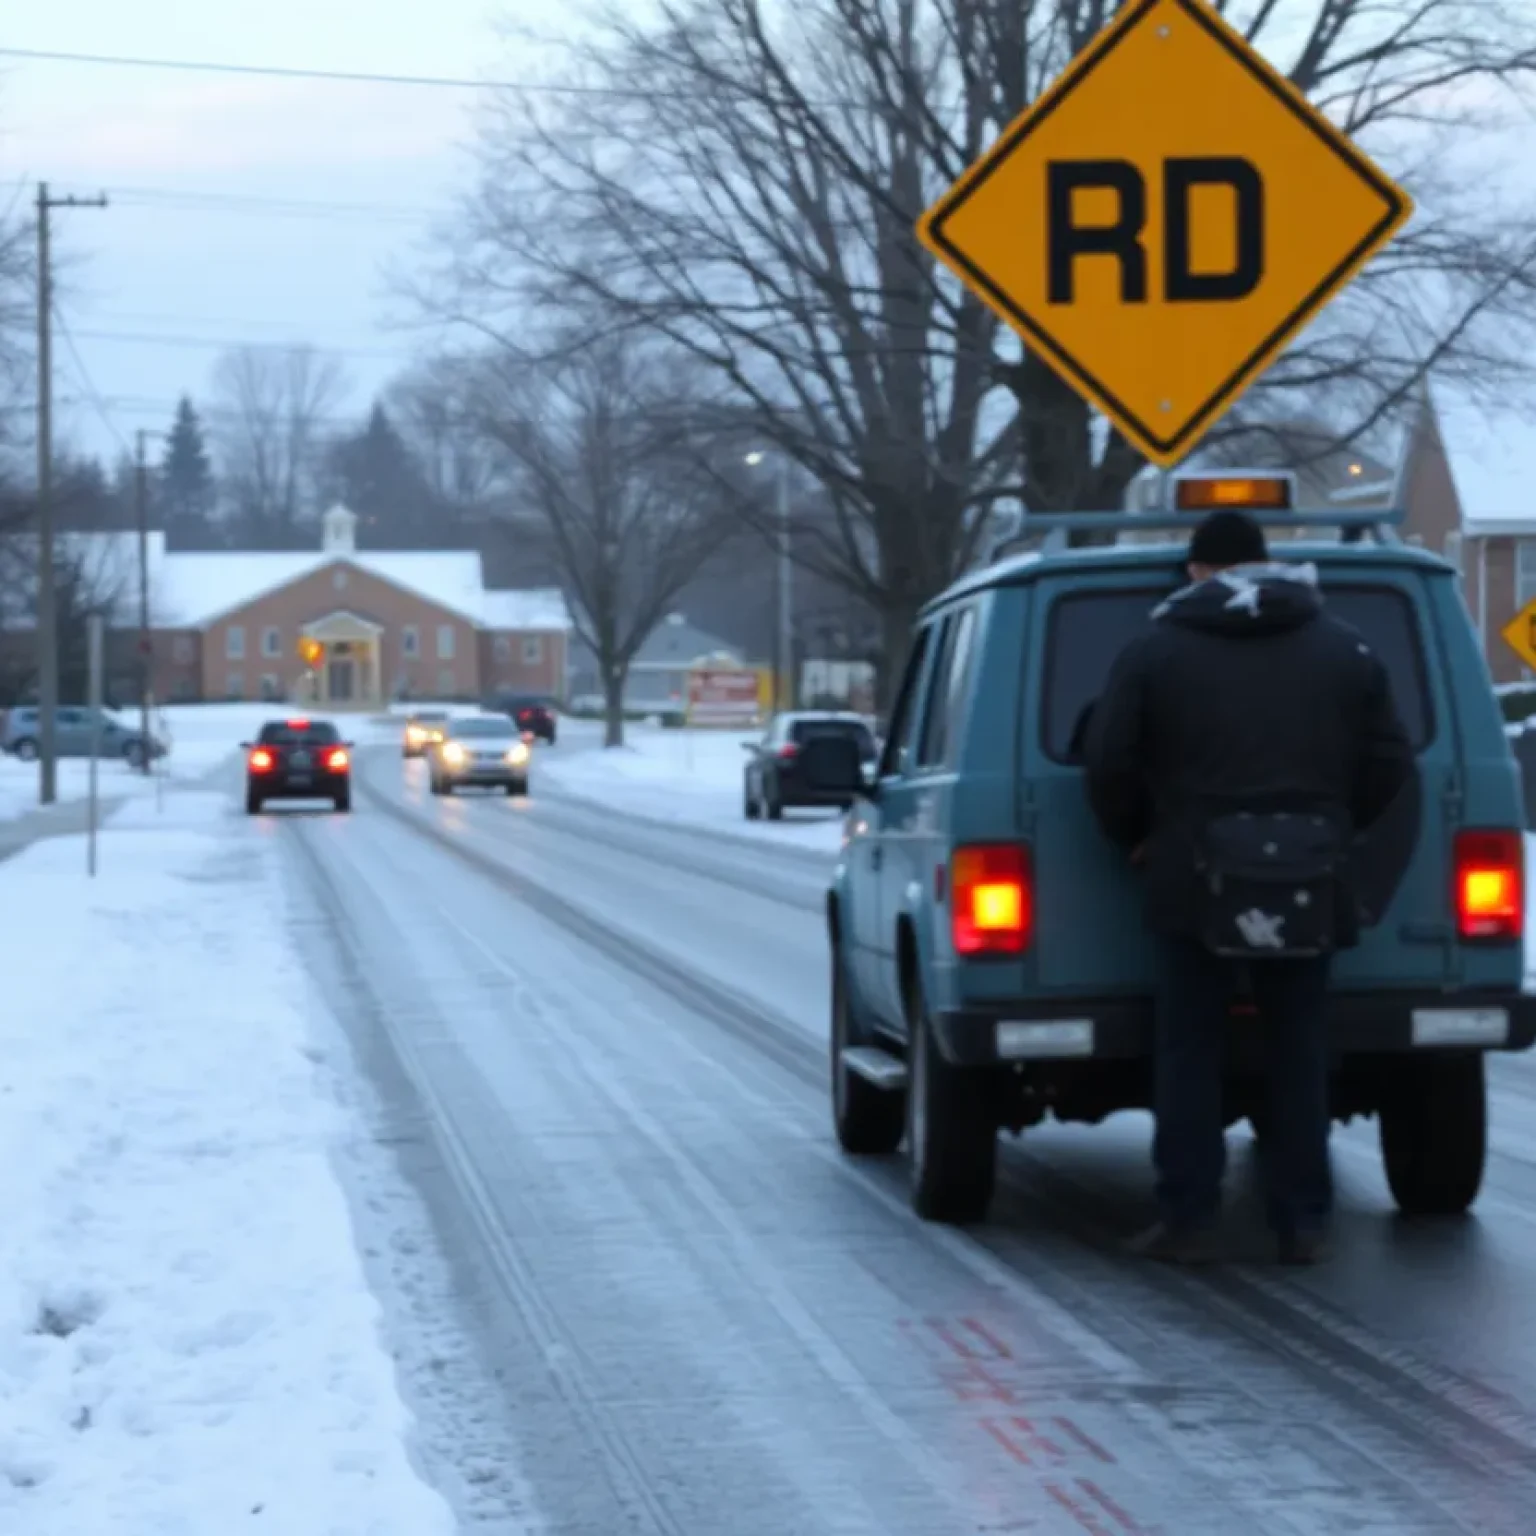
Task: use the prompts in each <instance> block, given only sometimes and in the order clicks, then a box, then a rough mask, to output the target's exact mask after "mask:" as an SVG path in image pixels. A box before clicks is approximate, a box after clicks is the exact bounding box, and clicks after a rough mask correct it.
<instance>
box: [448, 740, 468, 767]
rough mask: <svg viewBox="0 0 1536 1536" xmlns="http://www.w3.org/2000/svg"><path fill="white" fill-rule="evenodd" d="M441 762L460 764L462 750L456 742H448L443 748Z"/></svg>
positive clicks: (462, 755) (462, 759)
mask: <svg viewBox="0 0 1536 1536" xmlns="http://www.w3.org/2000/svg"><path fill="white" fill-rule="evenodd" d="M443 760H444V761H445V762H449V763H462V762H463V761H464V748H463V747H461V746H460V745H459V744H458V742H456V741H450V742H448V743H447V744H446V745H445V746H444V747H443Z"/></svg>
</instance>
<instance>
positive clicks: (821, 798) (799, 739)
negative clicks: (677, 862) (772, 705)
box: [742, 710, 880, 821]
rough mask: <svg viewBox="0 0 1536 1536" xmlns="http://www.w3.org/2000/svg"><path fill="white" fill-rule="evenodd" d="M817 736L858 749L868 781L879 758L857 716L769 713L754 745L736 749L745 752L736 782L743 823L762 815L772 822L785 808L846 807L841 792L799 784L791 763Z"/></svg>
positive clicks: (848, 801)
mask: <svg viewBox="0 0 1536 1536" xmlns="http://www.w3.org/2000/svg"><path fill="white" fill-rule="evenodd" d="M823 736H843V737H847V738H849V739H851V740H852V741H854V742H855V743H856V744H857V745H858V748H859V759H860V761H861V762H862V763H863V764H864V772H865V775H866V777H869V778H872V777H873V776H874V771H875V762H876V760H877V759H878V757H879V755H880V749H879V744H878V743H877V742H876V740H875V733H874V732H873V731H872V730H870V728H869V723H868V721H866V720H865V719H864V717H863V716H862V715H854V714H840V713H834V712H831V711H823V710H797V711H795V712H793V713H790V714H782V715H775V716H774V717H773V719H772V720H770V721H769V722H768V729H767V730H766V731H765V732H764V733H763V736H762V739H761V740H760V741H747V742H743V743H742V745H743V746H744V747H745V748H746V750H747V751H748V752H749V753H750V754H751V756H750V757H749V758H748V759H747V766H746V771H745V774H744V777H743V784H742V809H743V811H744V813H745V815H746V818H747V820H748V821H757V820H758V819H759V818H760V817H763V816H766V817H767V818H768V819H769V820H770V821H777V820H778V819H779V818H780V817H781V816H783V814H784V810H785V808H786V807H787V806H827V807H830V806H838V807H841V808H844V809H846V808H847V807H848V806H849V805H850V804H852V800H851V798H850V797H849V796H848V795H847V794H846V793H845V792H843V791H835V792H830V793H829V792H828V791H826V790H822V789H816V788H813V787H812V786H811V785H809V784H807V783H805V782H804V780H803V779H802V776H801V774H800V772H799V768H798V764H797V761H796V760H797V759H798V757H799V756H800V751H801V749H802V748H803V747H804V746H805V744H806V743H807V742H809V741H813V740H815V739H816V738H818V737H823Z"/></svg>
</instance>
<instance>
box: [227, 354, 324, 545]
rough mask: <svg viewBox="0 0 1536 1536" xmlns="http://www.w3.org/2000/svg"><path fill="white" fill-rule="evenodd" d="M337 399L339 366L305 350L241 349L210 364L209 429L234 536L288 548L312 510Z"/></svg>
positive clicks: (295, 541) (293, 542)
mask: <svg viewBox="0 0 1536 1536" xmlns="http://www.w3.org/2000/svg"><path fill="white" fill-rule="evenodd" d="M341 393H342V372H341V366H340V364H339V363H338V362H337V361H336V360H335V359H334V358H330V357H326V356H324V355H323V354H322V353H320V352H317V351H316V350H315V348H313V347H309V346H302V347H286V348H268V347H242V348H240V349H239V350H237V351H234V352H228V353H226V354H225V355H224V356H223V357H221V358H220V359H219V361H218V363H217V364H215V366H214V374H213V395H214V402H215V403H214V407H213V409H212V410H210V412H209V416H210V419H211V421H212V424H213V434H214V442H215V446H216V449H217V453H218V457H219V461H220V466H221V469H222V476H221V479H222V481H223V485H224V489H225V493H226V495H227V496H228V497H229V499H230V502H231V511H232V513H233V516H234V518H235V520H236V523H237V526H238V530H239V535H240V536H241V537H242V538H243V539H244V540H246V541H248V542H249V543H251V544H253V545H256V546H258V547H265V548H269V549H291V548H294V547H296V545H297V543H298V542H299V539H300V535H301V531H302V524H303V523H304V522H305V521H306V520H307V519H308V518H309V517H311V516H312V515H313V514H314V513H315V512H316V511H317V510H318V508H316V507H315V505H314V496H315V473H316V470H317V467H318V458H319V454H320V452H321V451H322V449H323V448H324V446H325V443H326V435H325V431H324V423H325V420H326V417H327V415H328V414H329V412H330V411H331V408H332V406H333V405H334V404H335V403H336V401H337V400H338V398H339V396H340V395H341Z"/></svg>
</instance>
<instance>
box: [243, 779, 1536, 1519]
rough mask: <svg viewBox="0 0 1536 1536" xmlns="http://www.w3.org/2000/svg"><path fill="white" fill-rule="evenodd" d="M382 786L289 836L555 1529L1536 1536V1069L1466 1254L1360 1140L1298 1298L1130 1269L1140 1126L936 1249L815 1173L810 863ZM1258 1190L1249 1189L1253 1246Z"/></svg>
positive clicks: (934, 1231) (700, 837)
mask: <svg viewBox="0 0 1536 1536" xmlns="http://www.w3.org/2000/svg"><path fill="white" fill-rule="evenodd" d="M359 774H360V781H361V782H360V783H359V786H358V794H357V798H356V809H355V811H354V813H353V814H352V815H351V816H350V817H334V816H327V815H313V816H312V815H307V814H304V813H302V812H297V813H288V814H285V813H284V812H282V811H278V812H276V813H275V814H274V815H273V816H272V818H271V821H272V823H273V824H274V836H275V837H276V839H277V841H278V843H279V846H280V847H281V848H282V849H283V851H284V853H285V854H286V856H287V858H288V860H289V867H290V870H291V875H292V879H293V881H294V889H295V892H296V896H295V900H296V901H302V902H305V903H308V905H309V908H310V910H312V911H313V913H314V914H315V916H314V919H313V921H314V924H315V935H316V938H317V941H318V940H319V939H322V938H323V940H324V943H323V944H317V953H319V952H323V953H324V954H325V955H326V956H328V957H329V958H328V959H327V960H326V962H325V964H323V965H320V966H319V968H318V970H317V975H319V977H320V979H321V980H322V982H323V984H324V985H325V986H326V987H327V988H328V989H329V994H330V999H331V1001H332V1003H333V1006H336V1007H337V1008H338V1009H340V1010H342V1011H343V1014H344V1017H345V1019H346V1022H347V1023H348V1026H349V1027H350V1028H351V1030H352V1031H353V1033H354V1038H355V1039H356V1041H357V1042H358V1045H359V1048H360V1055H361V1057H362V1059H363V1060H364V1061H366V1062H371V1063H372V1065H373V1070H374V1071H375V1072H376V1073H377V1075H378V1076H379V1079H380V1082H381V1083H382V1084H384V1086H385V1091H386V1092H388V1093H390V1094H393V1095H394V1102H395V1106H396V1113H397V1116H398V1119H399V1122H400V1124H401V1125H402V1126H405V1127H408V1128H410V1131H409V1134H408V1135H407V1137H406V1139H407V1140H408V1141H414V1143H415V1144H416V1151H415V1152H414V1153H413V1154H412V1155H413V1156H414V1157H415V1158H416V1161H417V1162H418V1164H419V1168H418V1172H417V1176H418V1179H419V1181H420V1183H421V1185H422V1188H423V1189H424V1190H425V1191H426V1192H427V1194H428V1196H429V1198H430V1199H431V1200H432V1201H433V1203H434V1206H435V1208H436V1209H437V1211H438V1213H439V1220H440V1222H441V1228H442V1231H443V1232H444V1234H446V1240H447V1241H448V1242H450V1243H458V1244H460V1245H461V1247H462V1251H461V1252H459V1253H458V1254H457V1256H456V1262H457V1263H459V1264H460V1265H461V1266H462V1268H463V1271H464V1273H465V1274H466V1275H467V1276H470V1277H472V1278H471V1279H469V1280H467V1281H466V1284H467V1285H470V1286H472V1295H473V1297H474V1299H475V1302H476V1309H477V1311H478V1312H479V1313H480V1315H481V1317H482V1319H483V1325H484V1329H485V1340H486V1343H485V1348H486V1352H487V1358H488V1360H490V1361H492V1362H493V1363H494V1368H495V1372H496V1375H497V1379H498V1380H499V1381H500V1382H501V1384H502V1390H503V1393H504V1401H503V1404H502V1408H503V1411H504V1416H505V1418H504V1421H505V1423H506V1424H507V1425H508V1426H510V1429H511V1435H512V1440H511V1441H510V1442H509V1443H508V1445H507V1451H506V1456H507V1460H508V1461H509V1462H513V1461H515V1463H516V1464H518V1465H519V1466H520V1467H521V1468H522V1469H523V1471H524V1473H525V1474H526V1476H527V1477H528V1479H529V1481H530V1483H531V1495H532V1501H533V1503H534V1504H535V1505H536V1506H537V1511H538V1516H539V1518H541V1519H542V1521H543V1522H544V1523H545V1525H546V1528H547V1529H548V1530H550V1531H551V1532H556V1533H561V1536H564V1533H570V1536H585V1533H589V1532H590V1533H592V1536H618V1533H629V1532H634V1533H643V1536H782V1533H786V1532H795V1533H797V1536H798V1533H804V1536H948V1533H951V1532H954V1533H970V1532H1002V1531H1009V1532H1041V1533H1056V1532H1061V1533H1066V1536H1080V1533H1112V1536H1123V1533H1132V1536H1135V1533H1149V1532H1164V1533H1166V1536H1197V1533H1206V1532H1209V1533H1212V1536H1215V1533H1221V1536H1229V1533H1231V1532H1232V1531H1234V1530H1245V1531H1249V1532H1253V1533H1264V1536H1268V1533H1276V1536H1279V1533H1286V1536H1314V1533H1315V1536H1339V1533H1346V1532H1347V1533H1354V1536H1375V1533H1380V1536H1389V1533H1390V1536H1449V1533H1455V1532H1461V1531H1466V1532H1474V1531H1476V1532H1482V1533H1488V1536H1494V1533H1509V1536H1527V1533H1529V1532H1530V1531H1531V1530H1532V1528H1533V1522H1532V1514H1531V1510H1532V1507H1533V1500H1536V1328H1533V1327H1532V1326H1531V1324H1532V1320H1533V1313H1536V1301H1533V1297H1536V1110H1533V1109H1532V1108H1531V1105H1532V1102H1533V1093H1532V1090H1533V1088H1536V1066H1533V1064H1532V1063H1531V1062H1530V1061H1528V1060H1526V1059H1515V1060H1510V1061H1500V1062H1499V1063H1498V1064H1497V1067H1496V1071H1495V1079H1494V1080H1495V1101H1494V1106H1493V1119H1494V1139H1495V1145H1496V1151H1495V1155H1494V1157H1493V1160H1492V1165H1491V1169H1490V1175H1489V1180H1488V1184H1487V1188H1486V1192H1485V1194H1484V1197H1483V1199H1482V1201H1481V1203H1480V1205H1479V1207H1478V1211H1477V1214H1476V1216H1475V1217H1474V1218H1473V1219H1471V1220H1469V1221H1466V1222H1464V1223H1452V1224H1448V1225H1426V1226H1422V1227H1408V1226H1405V1225H1403V1224H1401V1223H1399V1222H1397V1221H1395V1220H1394V1219H1393V1218H1392V1215H1391V1208H1390V1203H1389V1201H1388V1198H1387V1194H1386V1191H1385V1188H1384V1184H1383V1181H1382V1177H1381V1174H1380V1170H1379V1163H1378V1158H1377V1154H1376V1147H1375V1140H1374V1129H1373V1128H1372V1127H1369V1126H1365V1127H1356V1128H1352V1129H1350V1130H1346V1131H1341V1132H1340V1133H1338V1135H1337V1137H1336V1147H1337V1153H1336V1162H1337V1167H1338V1178H1339V1199H1340V1220H1339V1232H1338V1237H1339V1257H1338V1258H1337V1259H1336V1260H1335V1261H1334V1262H1333V1263H1332V1264H1330V1265H1329V1266H1327V1267H1325V1268H1322V1269H1319V1270H1317V1271H1313V1272H1305V1273H1302V1274H1299V1275H1295V1274H1292V1273H1290V1272H1282V1271H1277V1270H1274V1269H1272V1268H1268V1267H1253V1268H1231V1269H1224V1270H1222V1271H1219V1272H1215V1273H1212V1274H1210V1275H1188V1274H1183V1273H1170V1272H1167V1271H1164V1270H1162V1269H1158V1268H1154V1267H1148V1266H1146V1265H1144V1264H1141V1263H1137V1262H1133V1261H1131V1260H1129V1259H1127V1258H1125V1257H1123V1256H1122V1255H1121V1254H1120V1253H1119V1251H1118V1243H1119V1241H1120V1240H1121V1239H1122V1238H1123V1237H1124V1236H1126V1235H1128V1234H1129V1233H1131V1232H1133V1231H1134V1230H1136V1229H1137V1227H1138V1226H1139V1225H1140V1224H1141V1223H1142V1222H1144V1221H1145V1220H1146V1219H1147V1217H1148V1214H1149V1211H1148V1192H1147V1189H1148V1183H1149V1178H1148V1168H1147V1137H1148V1122H1147V1120H1146V1118H1145V1117H1137V1116H1122V1117H1119V1118H1117V1119H1116V1120H1113V1121H1111V1122H1109V1123H1107V1124H1106V1125H1103V1126H1100V1127H1097V1128H1053V1129H1047V1130H1042V1131H1039V1132H1034V1133H1031V1134H1030V1135H1028V1136H1027V1137H1026V1138H1025V1140H1024V1141H1023V1142H1022V1143H1018V1144H1015V1143H1012V1142H1005V1144H1004V1158H1003V1172H1002V1188H1001V1193H1000V1197H999V1199H998V1201H997V1204H996V1208H995V1214H994V1218H993V1222H992V1224H991V1226H990V1227H988V1228H987V1229H984V1230H981V1231H978V1232H976V1233H974V1234H961V1233H957V1232H953V1231H946V1230H943V1229H938V1228H933V1227H926V1226H923V1225H921V1224H919V1223H918V1222H917V1220H916V1219H915V1218H914V1217H913V1216H912V1215H911V1214H910V1212H909V1211H908V1209H907V1206H906V1198H905V1188H904V1168H903V1166H902V1164H901V1162H900V1160H896V1159H893V1160H890V1161H889V1162H887V1163H876V1164H872V1165H863V1166H854V1165H852V1164H850V1163H849V1162H847V1161H845V1160H844V1159H843V1158H841V1157H840V1155H839V1154H838V1152H837V1151H836V1149H835V1146H834V1144H833V1141H832V1138H831V1133H830V1128H829V1125H828V1110H827V1103H826V1098H827V1095H826V1056H825V1033H824V1016H825V1006H826V976H825V972H826V951H825V941H824V937H823V931H822V925H821V920H820V902H821V896H822V892H823V890H824V884H825V876H826V871H827V868H828V864H829V857H830V856H829V855H828V854H827V853H826V852H824V851H819V850H817V849H815V848H800V849H785V848H780V847H775V846H773V845H772V844H771V842H770V841H769V840H766V839H765V840H764V842H763V844H762V846H761V847H757V846H747V845H744V844H742V843H741V842H737V841H729V840H727V839H725V838H723V837H721V836H720V835H719V834H718V833H715V834H711V833H709V832H707V831H703V830H698V829H690V828H688V827H687V826H685V825H682V824H678V825H675V826H664V825H657V824H655V823H654V822H650V823H648V822H646V821H644V820H642V819H640V818H638V817H637V816H635V815H633V814H625V813H623V812H620V811H616V812H612V813H609V812H604V811H602V810H600V809H598V808H594V807H593V806H592V805H590V804H580V803H576V802H573V801H571V800H568V799H566V800H562V799H561V798H560V796H559V792H558V789H557V787H556V784H555V776H554V775H553V774H551V775H550V776H549V779H548V780H547V781H543V780H541V779H540V777H539V775H538V771H537V768H536V772H535V780H534V794H533V797H532V798H531V799H529V800H527V801H517V800H508V799H505V798H503V797H500V796H486V797H479V796H475V795H473V794H465V795H462V796H459V797H455V798H452V799H447V800H438V799H434V798H432V797H430V796H428V794H427V792H426V786H425V777H424V774H423V773H422V771H421V765H420V764H410V765H402V763H401V761H400V758H399V755H398V751H397V750H395V751H388V750H379V751H365V752H363V753H362V754H360V762H359ZM541 784H543V785H544V786H545V787H544V788H543V789H541ZM401 1068H403V1071H402V1070H401ZM1233 1139H1234V1142H1236V1143H1244V1142H1245V1141H1246V1138H1245V1137H1244V1136H1243V1135H1242V1134H1241V1133H1234V1137H1233ZM1250 1174H1251V1163H1250V1161H1249V1159H1248V1158H1247V1156H1246V1155H1244V1153H1243V1152H1241V1151H1240V1152H1239V1155H1238V1156H1237V1158H1236V1159H1235V1168H1234V1174H1233V1183H1234V1196H1233V1197H1234V1200H1236V1201H1237V1203H1238V1204H1239V1205H1240V1206H1241V1207H1242V1208H1243V1211H1244V1214H1245V1215H1246V1216H1248V1217H1249V1218H1251V1217H1252V1207H1253V1205H1254V1202H1253V1201H1252V1199H1251V1198H1250V1197H1249V1195H1248V1192H1247V1189H1246V1186H1247V1184H1248V1183H1249V1175H1250ZM417 1407H418V1411H421V1409H420V1405H419V1404H418V1405H417ZM475 1528H476V1529H480V1528H483V1529H485V1530H487V1531H492V1530H499V1529H500V1528H501V1527H500V1526H498V1525H497V1523H496V1514H495V1512H494V1510H493V1509H491V1508H489V1507H488V1508H487V1510H486V1511H485V1513H484V1515H483V1524H482V1525H477V1526H476V1527H475Z"/></svg>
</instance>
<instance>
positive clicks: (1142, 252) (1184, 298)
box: [1045, 155, 1264, 304]
mask: <svg viewBox="0 0 1536 1536" xmlns="http://www.w3.org/2000/svg"><path fill="white" fill-rule="evenodd" d="M1196 187H1230V188H1231V190H1232V194H1233V197H1234V199H1235V201H1236V211H1235V225H1234V235H1235V238H1234V241H1233V246H1234V253H1235V254H1234V258H1233V264H1232V269H1231V271H1229V272H1196V271H1194V270H1193V269H1192V268H1191V265H1190V259H1191V250H1190V247H1191V243H1192V242H1191V239H1190V206H1189V205H1190V193H1191V192H1193V191H1194V189H1195V188H1196ZM1084 191H1103V192H1113V193H1114V194H1115V197H1116V199H1117V203H1118V208H1119V213H1118V215H1117V217H1116V219H1115V222H1114V223H1113V224H1088V225H1082V224H1078V223H1077V221H1076V212H1075V210H1074V207H1073V194H1074V193H1077V192H1084ZM1146 222H1147V185H1146V182H1145V181H1143V180H1142V177H1141V172H1140V171H1138V170H1137V169H1136V167H1135V166H1134V165H1132V164H1131V163H1130V162H1129V161H1128V160H1052V161H1049V162H1048V163H1047V165H1046V219H1045V232H1046V254H1047V284H1048V292H1049V297H1050V302H1051V303H1052V304H1071V303H1073V302H1074V300H1075V298H1076V291H1077V290H1076V284H1075V282H1074V275H1073V274H1074V270H1075V268H1076V265H1077V261H1078V258H1079V257H1082V256H1113V257H1114V258H1115V259H1116V260H1117V261H1118V262H1119V263H1120V302H1121V303H1122V304H1145V303H1146V302H1147V253H1146V249H1145V247H1144V246H1143V245H1142V243H1141V234H1142V230H1143V228H1144V227H1145V226H1146ZM1263 277H1264V180H1263V178H1262V177H1261V176H1260V175H1259V172H1258V168H1257V167H1256V166H1255V165H1254V164H1253V163H1252V162H1251V161H1248V160H1240V159H1238V158H1237V157H1235V156H1229V155H1201V156H1192V157H1189V158H1186V159H1175V160H1166V161H1164V162H1163V298H1164V300H1165V301H1166V302H1167V303H1169V304H1178V303H1186V304H1188V303H1195V304H1199V303H1212V302H1218V301H1221V300H1232V299H1246V298H1247V297H1248V295H1249V294H1250V293H1252V292H1253V290H1254V289H1255V288H1257V287H1258V286H1259V283H1260V282H1261V281H1262V279H1263Z"/></svg>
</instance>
